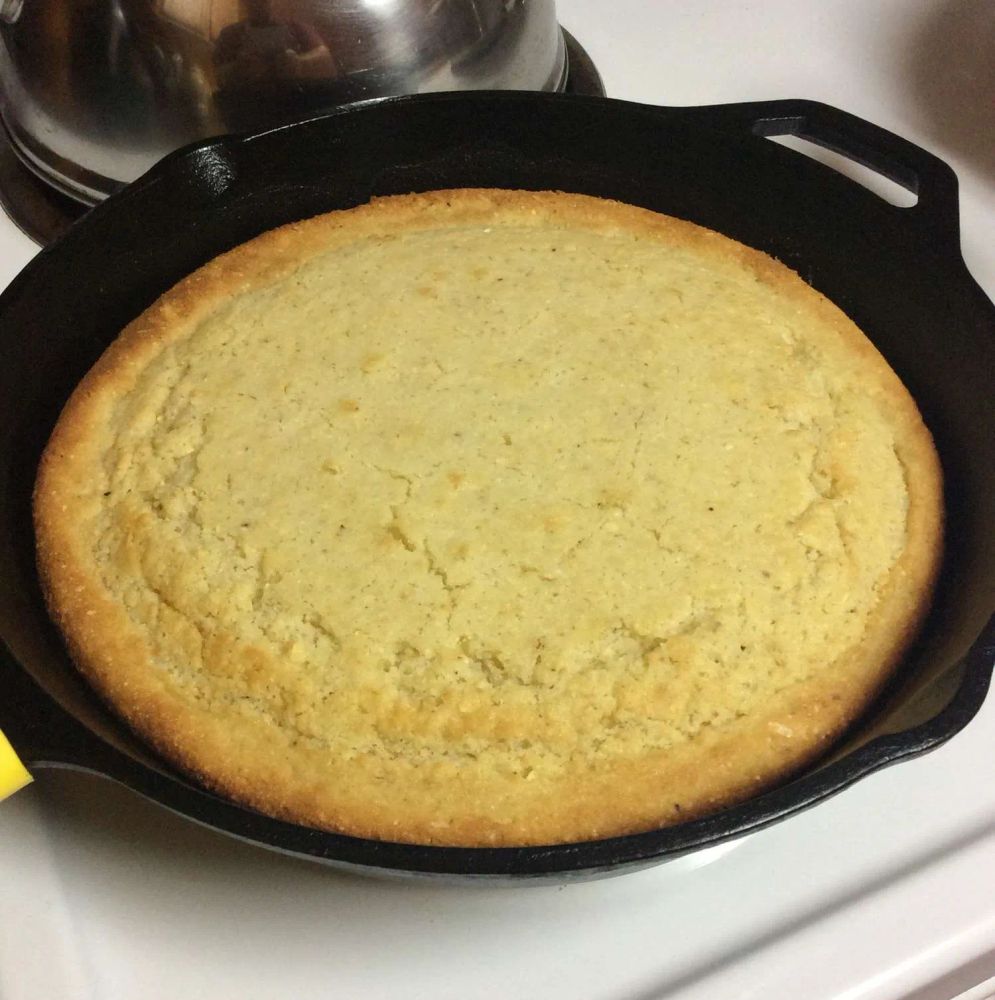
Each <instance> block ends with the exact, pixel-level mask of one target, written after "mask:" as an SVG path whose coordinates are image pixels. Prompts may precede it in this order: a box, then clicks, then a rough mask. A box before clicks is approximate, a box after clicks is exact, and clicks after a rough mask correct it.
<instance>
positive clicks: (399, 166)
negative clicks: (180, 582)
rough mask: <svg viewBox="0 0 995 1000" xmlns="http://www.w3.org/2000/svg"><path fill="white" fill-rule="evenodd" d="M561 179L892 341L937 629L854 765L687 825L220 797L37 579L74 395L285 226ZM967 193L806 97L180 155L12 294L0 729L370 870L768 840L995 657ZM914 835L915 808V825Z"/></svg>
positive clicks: (987, 416) (297, 849)
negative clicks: (541, 834)
mask: <svg viewBox="0 0 995 1000" xmlns="http://www.w3.org/2000/svg"><path fill="white" fill-rule="evenodd" d="M789 133H792V134H796V135H800V136H803V137H806V138H808V139H810V140H812V141H814V142H816V143H820V144H822V145H825V146H828V147H830V148H832V149H836V150H838V151H841V152H844V153H846V154H847V155H849V156H850V157H852V158H853V159H855V160H858V161H860V162H862V163H864V164H865V165H868V166H871V167H873V168H874V169H876V170H877V171H879V172H880V173H882V174H884V175H886V176H888V177H889V178H891V179H893V180H895V181H897V182H898V183H900V184H901V185H903V186H905V187H906V188H908V189H910V190H912V191H915V192H917V193H918V203H917V204H916V205H915V207H913V208H897V207H895V206H894V205H891V204H889V203H887V202H885V201H883V200H881V199H880V198H878V197H877V196H876V195H874V194H872V193H870V192H869V191H867V190H866V189H865V188H863V187H861V186H859V185H857V184H855V183H854V182H852V181H850V180H848V179H846V178H844V177H842V176H841V175H839V174H838V173H836V172H835V171H833V170H832V169H830V168H829V167H826V166H824V165H822V164H819V163H816V162H814V161H813V160H811V159H809V158H807V157H804V156H802V155H801V154H799V153H796V152H794V151H792V150H789V149H785V148H783V147H781V146H779V145H776V144H774V143H771V142H769V141H767V140H766V139H765V138H764V136H769V135H780V134H789ZM463 186H495V187H507V188H532V189H545V188H555V189H561V190H567V191H580V192H585V193H588V194H593V195H602V196H608V197H612V198H618V199H621V200H623V201H628V202H632V203H634V204H637V205H643V206H646V207H648V208H651V209H656V210H658V211H662V212H666V213H669V214H672V215H677V216H681V217H683V218H687V219H691V220H693V221H694V222H697V223H700V224H702V225H705V226H709V227H711V228H713V229H716V230H719V231H720V232H723V233H725V234H727V235H729V236H732V237H734V238H735V239H738V240H741V241H742V242H744V243H747V244H749V245H751V246H754V247H758V248H759V249H761V250H764V251H766V252H768V253H770V254H773V255H774V256H776V257H778V258H780V259H781V260H783V261H785V262H786V263H787V264H788V265H790V266H791V267H793V268H795V269H796V270H798V271H799V272H800V273H801V275H802V276H803V277H804V278H805V280H806V281H808V282H810V283H811V284H812V285H813V286H814V287H815V288H817V289H819V290H820V291H822V292H823V293H825V294H826V295H827V296H829V298H831V299H832V300H834V301H835V302H836V303H837V304H838V305H840V306H841V307H842V308H843V309H844V310H845V311H846V312H847V313H849V315H850V316H851V317H852V318H853V319H854V320H855V321H856V323H857V324H858V325H859V326H860V327H861V328H862V329H863V330H864V331H865V332H866V333H867V334H868V336H869V337H870V338H871V339H872V340H873V341H874V342H875V344H877V346H878V348H879V349H880V350H881V351H882V353H883V354H884V355H885V357H886V358H887V359H888V360H889V362H890V363H891V364H892V366H893V367H894V368H895V369H896V371H897V372H898V374H899V375H900V376H901V377H902V379H903V380H904V382H905V384H906V385H907V386H908V387H909V389H910V390H911V392H912V393H913V395H914V396H915V398H916V400H917V401H918V403H919V406H920V409H921V411H922V413H923V416H924V417H925V420H926V422H927V424H928V425H929V427H930V428H931V430H932V432H933V435H934V437H935V439H936V443H937V446H938V449H939V452H940V455H941V458H942V461H943V466H944V470H945V476H946V502H947V510H948V523H947V541H946V556H945V562H944V566H943V570H942V574H941V579H940V583H939V587H938V590H937V594H936V599H935V602H934V605H933V609H932V612H931V614H930V616H929V619H928V621H927V623H926V626H925V630H924V632H923V635H922V638H921V640H920V641H919V642H918V644H917V645H916V647H915V649H914V650H912V651H911V652H910V654H909V655H908V656H907V657H906V659H905V661H904V663H903V665H902V668H901V670H900V671H899V674H898V676H897V678H896V680H895V681H894V683H893V684H892V685H891V686H890V688H889V690H888V691H886V692H885V694H884V695H883V696H882V697H881V698H880V699H879V700H878V702H877V703H876V705H875V706H874V707H873V709H872V710H871V711H870V712H869V713H868V714H867V715H866V717H865V718H864V719H862V720H861V721H860V722H859V723H858V724H857V725H855V726H854V727H852V729H851V731H850V732H849V733H848V735H847V737H846V738H845V739H844V741H843V742H842V744H841V745H840V746H839V747H837V748H836V749H835V750H834V752H833V753H832V754H831V755H830V756H829V757H827V758H826V759H824V760H823V761H821V762H819V764H818V765H816V766H814V767H812V768H810V769H808V770H807V771H806V772H805V773H803V774H802V775H800V776H799V777H797V778H795V779H794V780H793V781H791V782H789V783H787V784H784V785H782V786H781V787H779V788H777V789H775V790H773V791H771V792H769V793H768V794H765V795H761V796H759V797H756V798H754V799H751V800H750V801H748V802H745V803H743V804H741V805H738V806H735V807H733V808H730V809H725V810H723V811H721V812H719V813H717V814H715V815H712V816H709V817H707V818H704V819H701V820H697V821H695V822H689V823H684V824H682V825H680V826H675V827H670V828H669V829H665V830H659V831H653V832H649V833H642V834H637V835H634V836H627V837H618V838H613V839H609V840H600V841H596V842H590V843H580V844H568V845H559V846H551V847H524V848H480V849H477V848H444V847H418V846H411V845H404V844H393V843H382V842H377V841H372V840H362V839H357V838H353V837H344V836H337V835H334V834H330V833H322V832H319V831H316V830H311V829H307V828H305V827H300V826H294V825H292V824H288V823H284V822H280V821H278V820H274V819H270V818H268V817H266V816H262V815H259V814H257V813H255V812H253V811H251V810H249V809H245V808H241V807H239V806H237V805H234V804H232V803H230V802H228V801H225V800H223V799H221V798H218V797H216V796H214V795H212V794H210V793H209V792H207V791H205V790H204V789H202V788H200V787H198V786H197V785H195V784H193V783H191V782H190V781H189V780H188V779H186V778H185V777H182V776H180V775H178V774H177V773H176V772H174V771H173V770H172V769H171V768H170V767H169V766H167V765H165V764H164V763H163V762H162V761H160V760H157V759H156V758H155V757H154V756H153V755H152V754H151V753H150V751H148V750H147V749H146V748H144V747H143V746H142V745H141V744H140V743H139V742H138V741H136V740H135V739H134V738H133V737H132V736H131V735H130V734H129V733H128V732H127V731H126V729H125V728H124V726H122V725H121V724H120V723H119V722H118V721H117V720H116V719H115V718H114V717H113V716H112V715H111V714H110V713H108V712H107V711H106V710H105V709H104V708H103V706H102V705H101V704H100V702H99V701H98V700H97V699H96V698H95V697H94V695H93V694H92V693H91V691H90V690H89V689H88V688H87V687H86V686H85V685H84V684H83V683H82V682H81V680H80V679H79V677H78V676H77V674H76V672H75V671H74V669H73V667H72V665H71V663H70V662H69V660H68V659H67V657H66V654H65V652H64V650H63V647H62V645H61V643H60V640H59V637H58V635H57V634H56V632H55V631H54V629H53V628H52V626H51V625H50V623H49V620H48V618H47V616H46V614H45V609H44V606H43V604H42V600H41V596H40V593H39V588H38V582H37V579H36V576H35V569H34V551H33V544H32V531H31V521H30V494H31V488H32V483H33V479H34V474H35V468H36V464H37V461H38V456H39V454H40V451H41V449H42V447H43V445H44V443H45V440H46V438H47V436H48V434H49V431H50V430H51V428H52V425H53V423H54V421H55V419H56V417H57V415H58V413H59V410H60V407H61V406H62V404H63V402H64V401H65V399H66V398H67V396H68V394H69V393H70V391H71V390H72V388H73V386H74V385H75V384H76V382H77V381H78V380H79V379H80V378H81V377H82V375H83V374H84V372H85V371H86V370H87V369H88V367H89V366H90V365H91V363H92V362H93V361H94V360H95V359H96V358H97V356H98V355H99V354H100V352H101V351H102V350H103V348H104V347H105V346H106V345H107V344H108V343H109V342H110V341H111V340H112V339H113V338H114V336H115V335H116V334H117V333H118V331H119V330H120V329H121V328H122V327H123V326H125V324H126V323H128V322H129V321H130V320H131V319H132V318H133V317H135V316H136V315H137V314H138V313H139V312H140V311H141V310H142V309H144V308H145V307H146V306H147V305H148V304H149V303H151V302H152V301H153V300H154V299H155V298H156V297H157V296H158V295H159V294H161V293H162V292H164V291H165V290H166V289H167V288H169V287H170V286H171V285H172V284H173V283H174V282H175V281H177V280H178V279H179V278H181V277H182V276H183V275H185V274H187V273H188V272H190V271H192V270H193V269H194V268H196V267H197V266H198V265H200V264H202V263H204V262H205V261H207V260H208V259H210V258H211V257H214V256H215V255H216V254H218V253H219V252H221V251H223V250H226V249H228V248H229V247H231V246H233V245H235V244H237V243H241V242H243V241H244V240H247V239H249V238H250V237H253V236H255V235H257V234H258V233H260V232H262V231H263V230H266V229H269V228H271V227H273V226H277V225H280V224H281V223H284V222H288V221H290V220H294V219H300V218H303V217H306V216H309V215H314V214H316V213H318V212H323V211H327V210H329V209H335V208H342V207H346V206H350V205H355V204H357V203H360V202H364V201H366V200H367V199H368V198H369V197H370V196H371V195H377V194H388V193H397V192H407V191H418V190H428V189H433V188H447V187H463ZM957 213H958V206H957V190H956V180H955V178H954V175H953V173H952V171H951V170H950V169H949V168H948V167H947V166H946V165H945V164H944V163H942V162H941V161H939V160H937V159H936V158H935V157H933V156H931V155H929V154H928V153H926V152H924V151H923V150H921V149H919V148H918V147H916V146H913V145H911V144H910V143H908V142H906V141H904V140H902V139H900V138H898V137H897V136H894V135H891V134H890V133H887V132H885V131H883V130H881V129H879V128H877V127H875V126H873V125H871V124H869V123H868V122H865V121H862V120H860V119H858V118H855V117H853V116H852V115H848V114H845V113H843V112H841V111H837V110H835V109H833V108H830V107H826V106H825V105H820V104H814V103H810V102H806V101H778V102H772V103H763V104H739V105H724V106H717V107H705V108H655V107H646V106H641V105H635V104H626V103H622V102H618V101H609V100H603V99H596V98H579V97H578V98H571V97H564V96H554V95H541V94H507V93H506V94H475V95H467V94H461V95H433V96H429V97H417V98H401V99H397V100H391V101H387V102H383V103H379V104H375V105H369V106H365V107H360V108H354V109H351V110H345V111H342V112H339V113H337V114H334V115H332V116H330V117H325V118H321V119H317V120H314V121H310V122H306V123H303V124H300V125H293V126H290V127H287V128H282V129H278V130H276V131H272V132H268V133H265V134H262V135H254V136H246V137H235V138H222V139H217V140H212V141H209V142H206V143H202V144H199V145H197V146H194V147H190V148H188V149H186V150H183V151H180V152H178V153H176V154H173V155H172V156H170V157H168V158H167V159H166V160H165V161H164V162H163V163H161V164H160V165H159V166H157V167H156V168H154V169H153V170H152V171H151V172H150V173H149V174H147V175H146V176H145V177H143V178H141V179H140V180H139V181H137V182H136V183H135V184H133V185H131V186H130V187H128V188H126V189H125V190H123V191H122V192H121V193H120V194H118V195H115V196H114V197H113V198H111V199H110V200H109V201H107V202H105V203H104V204H102V205H100V206H99V207H98V208H96V209H94V210H93V211H92V212H91V213H90V214H89V215H87V216H86V217H85V218H84V219H83V220H82V221H81V222H79V223H77V224H76V225H75V226H74V227H73V228H72V229H71V230H70V231H69V232H68V233H67V234H66V235H65V236H64V237H63V238H62V239H61V240H59V241H58V243H56V244H55V245H53V246H51V247H50V248H48V249H47V250H45V251H43V252H42V253H40V254H39V255H38V257H37V258H36V259H35V260H34V261H32V262H31V264H30V265H29V266H28V267H27V268H26V269H25V271H24V272H23V273H22V274H21V275H20V276H19V277H18V278H17V279H16V280H15V281H14V282H13V284H11V286H10V287H9V288H8V289H7V290H6V291H5V292H4V293H3V295H2V296H0V413H2V429H0V580H2V581H3V589H2V595H0V635H2V637H3V640H4V644H5V649H4V650H3V655H2V656H0V728H2V729H3V730H4V731H5V732H6V733H7V735H8V736H9V738H10V740H11V742H12V744H13V745H14V747H15V749H16V750H17V751H18V752H19V753H20V755H21V756H22V758H23V759H24V761H25V762H26V763H27V764H28V766H29V767H30V768H41V767H48V766H63V767H75V768H82V769H86V770H89V771H94V772H97V773H99V774H103V775H106V776H108V777H110V778H113V779H115V780H117V781H119V782H121V783H123V784H125V785H127V786H128V787H129V788H132V789H134V790H135V791H137V792H140V793H141V794H143V795H146V796H148V797H149V798H151V799H154V800H155V801H157V802H159V803H161V804H163V805H164V806H166V807H168V808H170V809H173V810H175V811H176V812H179V813H181V814H183V815H185V816H188V817H190V818H191V819H193V820H196V821H198V822H200V823H203V824H206V825H208V826H211V827H214V828H216V829H218V830H221V831H223V832H225V833H228V834H232V835H234V836H236V837H240V838H242V839H244V840H248V841H252V842H254V843H257V844H261V845H264V846H267V847H271V848H275V849H277V850H280V851H284V852H287V853H291V854H298V855H305V856H309V857H312V858H316V859H319V860H322V861H326V862H330V863H332V864H335V865H338V866H341V867H346V868H351V869H353V870H356V871H363V872H377V873H382V874H418V875H435V876H449V877H462V878H478V879H486V878H491V879H495V878H506V879H535V878H538V877H541V876H554V877H566V876H581V875H583V876H592V875H596V874H603V873H616V872H622V871H626V870H631V869H634V868H638V867H641V866H645V865H647V864H651V863H655V862H659V861H663V860H666V859H670V858H674V857H676V856H678V855H681V854H684V853H686V852H689V851H692V850H695V849H697V848H701V847H704V846H706V845H711V844H715V843H718V842H720V841H723V840H726V839H728V838H731V837H735V836H737V835H740V834H743V833H746V832H749V831H752V830H756V829H758V828H760V827H762V826H765V825H767V824H769V823H772V822H774V821H776V820H779V819H783V818H784V817H787V816H789V815H791V814H793V813H795V812H798V811H799V810H801V809H804V808H806V807H808V806H811V805H814V804H815V803H817V802H819V801H821V800H822V799H825V798H826V797H828V796H830V795H832V794H834V793H836V792H838V791H840V790H841V789H843V788H845V787H846V786H848V785H849V784H851V783H852V782H854V781H855V780H857V779H858V778H860V777H862V776H864V775H866V774H869V773H870V772H872V771H874V770H876V769H878V768H881V767H883V766H884V765H886V764H890V763H894V762H896V761H899V760H904V759H906V758H909V757H912V756H914V755H916V754H920V753H923V752H925V751H927V750H930V749H931V748H933V747H935V746H937V745H938V744H940V743H942V742H943V741H945V740H947V739H949V738H950V737H951V736H953V735H954V734H955V733H956V732H957V731H958V730H960V729H961V728H962V727H963V726H964V725H965V724H966V723H967V722H968V721H969V720H970V719H971V717H972V716H973V715H974V714H975V713H976V712H977V710H978V708H979V707H980V705H981V702H982V699H983V698H984V696H985V693H986V690H987V688H988V684H989V680H990V677H991V673H992V667H993V663H995V617H993V616H992V611H993V607H995V392H993V379H992V376H993V373H995V309H993V307H992V305H991V303H990V302H989V301H988V300H987V299H986V298H985V296H984V294H983V293H982V292H981V290H980V289H979V288H978V286H977V285H976V284H975V282H974V281H973V279H972V278H971V276H970V275H969V273H968V271H967V269H966V268H965V265H964V262H963V260H962V259H961V255H960V248H959V237H958V214H957ZM895 821H896V822H901V816H896V817H895Z"/></svg>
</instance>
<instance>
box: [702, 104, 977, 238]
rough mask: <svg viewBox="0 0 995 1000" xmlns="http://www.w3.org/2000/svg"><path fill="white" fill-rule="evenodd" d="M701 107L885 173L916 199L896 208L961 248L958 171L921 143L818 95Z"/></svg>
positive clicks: (711, 119) (713, 117)
mask: <svg viewBox="0 0 995 1000" xmlns="http://www.w3.org/2000/svg"><path fill="white" fill-rule="evenodd" d="M701 110H702V111H703V112H704V114H705V117H706V119H707V121H708V123H709V124H714V125H718V126H719V127H728V128H732V129H734V130H736V131H742V130H743V129H744V128H746V129H748V130H749V131H751V132H753V134H754V135H759V136H765V137H771V136H779V135H794V136H798V137H799V138H800V139H807V140H808V141H809V142H812V143H815V144H816V145H818V146H823V147H824V148H826V149H830V150H832V151H833V152H834V153H840V154H841V155H843V156H846V157H848V158H849V159H851V160H854V161H855V162H857V163H860V164H862V165H863V166H865V167H868V168H870V169H871V170H874V171H876V172H877V173H879V174H881V175H883V176H884V177H887V178H888V179H889V180H892V181H894V182H895V183H896V184H898V185H900V186H901V187H904V188H905V189H906V190H908V191H911V192H912V193H913V194H915V195H917V196H918V199H919V200H918V201H917V202H916V204H915V205H913V206H912V207H910V208H896V209H895V210H896V211H898V212H906V213H908V215H909V219H910V221H913V220H914V224H915V225H916V226H917V227H918V228H920V229H921V230H922V231H923V234H924V235H925V236H926V237H927V238H928V240H929V241H930V242H931V243H932V244H933V245H934V246H936V247H937V249H939V250H942V251H953V252H954V253H957V254H959V253H960V214H959V204H958V199H957V175H956V174H955V173H954V171H953V170H952V169H951V168H950V167H949V166H948V165H947V164H946V163H944V161H943V160H941V159H939V158H938V157H936V156H934V155H933V154H932V153H928V152H927V151H926V150H925V149H923V148H922V147H921V146H917V145H915V143H912V142H909V141H908V139H903V138H902V137H901V136H898V135H895V134H894V133H893V132H889V131H888V130H887V129H883V128H881V127H880V126H879V125H874V124H873V123H871V122H869V121H867V120H865V119H863V118H858V117H857V116H856V115H851V114H849V113H848V112H846V111H840V110H839V109H838V108H833V107H830V106H829V105H828V104H821V103H819V102H818V101H805V100H785V101H756V102H751V103H744V104H726V105H720V106H715V107H710V108H703V109H701Z"/></svg>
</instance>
